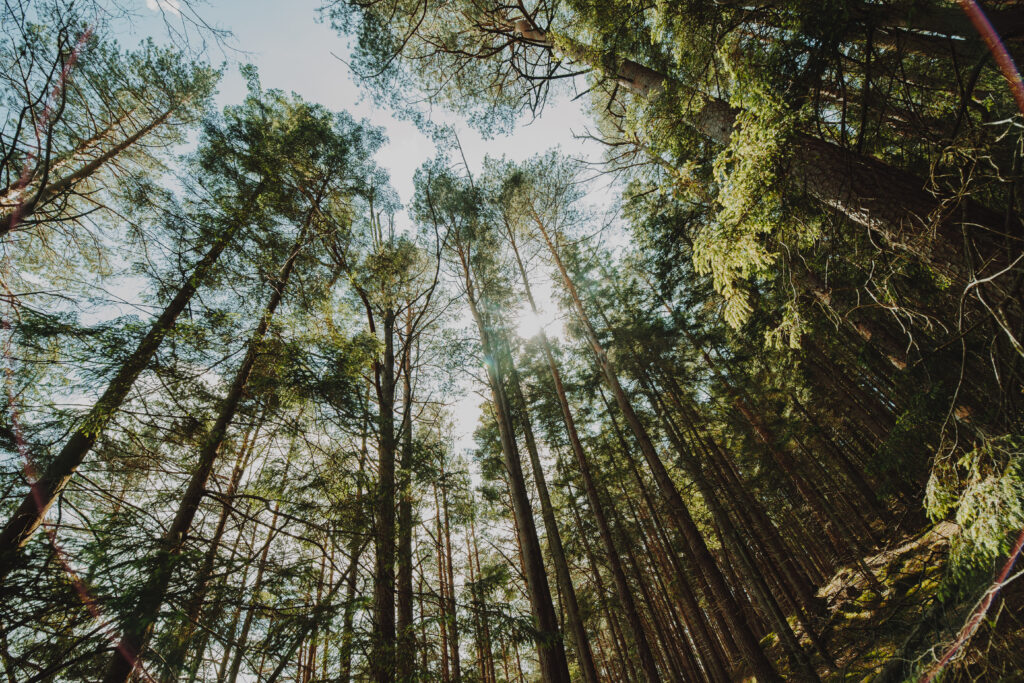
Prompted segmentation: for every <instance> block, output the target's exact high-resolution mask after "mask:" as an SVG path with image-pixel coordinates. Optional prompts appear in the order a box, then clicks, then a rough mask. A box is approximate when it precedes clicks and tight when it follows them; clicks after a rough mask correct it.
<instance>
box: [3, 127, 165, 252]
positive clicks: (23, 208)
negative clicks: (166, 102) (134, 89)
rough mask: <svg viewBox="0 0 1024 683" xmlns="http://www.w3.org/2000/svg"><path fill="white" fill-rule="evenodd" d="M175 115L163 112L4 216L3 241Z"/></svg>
mask: <svg viewBox="0 0 1024 683" xmlns="http://www.w3.org/2000/svg"><path fill="white" fill-rule="evenodd" d="M172 113H174V110H173V109H168V110H167V111H165V112H163V113H162V114H160V115H159V116H157V117H156V118H154V119H153V120H152V121H150V122H149V123H147V124H146V125H145V126H143V127H142V128H140V129H139V130H137V131H136V132H135V133H133V134H131V135H129V136H128V137H127V138H125V139H124V140H122V141H121V142H120V143H118V144H116V145H114V146H113V147H111V148H110V149H109V150H107V151H106V152H103V153H102V154H100V155H99V156H97V157H96V158H95V159H93V160H92V161H90V162H88V163H87V164H85V165H84V166H82V167H81V168H79V169H78V170H76V171H74V172H72V173H69V174H68V175H66V176H64V177H63V178H61V179H60V180H56V181H54V182H53V183H50V184H48V185H46V184H44V185H43V186H42V187H40V188H39V190H38V191H37V192H36V194H35V195H34V196H33V197H32V198H31V199H29V200H28V201H27V202H25V203H24V204H21V205H18V206H15V207H14V209H13V210H12V211H10V212H9V213H6V214H3V215H2V216H0V238H2V237H3V236H4V235H6V234H7V233H9V232H11V231H12V230H14V229H15V228H17V226H18V224H19V223H20V222H22V221H24V220H25V219H27V218H29V217H30V216H31V215H32V214H33V213H35V210H36V208H37V207H38V206H39V205H40V204H42V203H45V202H47V201H49V200H50V199H53V198H54V197H56V196H57V195H59V194H60V193H61V192H64V191H65V190H69V189H71V188H72V187H73V186H74V185H75V184H77V183H78V182H80V181H82V180H84V179H85V178H88V177H89V176H91V175H92V174H93V173H95V172H96V171H97V170H98V169H99V168H100V167H102V166H103V165H104V164H106V163H107V162H109V161H110V160H111V159H113V158H115V157H116V156H118V155H119V154H121V152H123V151H125V150H126V149H128V148H129V147H131V146H132V145H134V144H135V143H136V142H138V141H139V140H141V139H142V138H143V137H144V136H146V135H147V134H148V133H150V132H151V131H153V130H154V129H156V128H158V127H159V126H161V125H163V123H164V122H165V121H167V119H168V118H170V116H171V114H172ZM47 175H48V174H47V173H44V174H43V182H44V183H46V179H47Z"/></svg>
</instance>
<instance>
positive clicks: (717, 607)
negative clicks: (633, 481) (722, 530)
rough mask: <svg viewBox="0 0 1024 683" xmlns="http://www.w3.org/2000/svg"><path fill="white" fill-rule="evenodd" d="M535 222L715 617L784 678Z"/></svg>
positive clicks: (759, 662)
mask: <svg viewBox="0 0 1024 683" xmlns="http://www.w3.org/2000/svg"><path fill="white" fill-rule="evenodd" d="M536 223H537V226H538V228H539V229H540V231H541V234H542V235H543V237H544V240H545V242H547V245H548V249H549V250H550V252H551V255H552V258H553V260H554V261H555V264H556V266H557V267H558V270H559V272H560V273H561V276H562V280H563V282H564V284H565V287H566V289H567V290H568V292H569V295H570V297H571V298H572V301H573V305H574V308H575V310H576V314H577V317H578V318H579V321H580V323H581V324H582V325H583V328H584V332H585V333H586V335H587V338H588V340H589V341H590V345H591V348H592V349H593V351H594V356H595V359H596V360H597V363H598V366H599V367H600V368H601V371H602V373H603V375H604V378H605V381H606V383H607V384H608V387H609V389H611V392H612V395H613V396H614V397H615V401H616V403H617V404H618V406H619V410H620V412H621V413H622V414H623V416H624V417H625V419H626V422H627V423H628V424H629V426H630V429H631V430H632V431H633V434H634V437H635V438H636V441H637V443H638V445H639V446H640V452H641V453H642V454H643V456H644V459H645V460H646V461H647V464H648V467H650V469H651V473H652V474H653V475H654V480H655V482H656V483H657V485H658V488H659V490H660V491H661V494H662V496H663V497H664V498H665V502H666V503H667V505H668V507H669V510H670V512H671V515H670V517H669V519H670V520H671V521H672V523H673V525H674V526H675V527H676V530H677V531H678V532H679V533H680V534H682V536H683V537H684V538H685V539H686V541H687V544H688V545H689V546H690V551H691V553H692V555H693V560H694V562H696V564H697V565H698V566H699V567H700V569H701V571H702V572H703V573H704V575H705V577H706V578H707V581H708V584H709V586H710V588H711V591H712V594H713V596H714V610H713V613H714V614H715V615H716V618H717V619H718V620H719V622H720V623H721V624H722V627H723V628H728V629H730V630H731V631H732V634H733V636H734V637H735V638H736V642H737V645H738V646H739V648H740V651H741V652H742V653H743V657H744V660H745V661H746V663H747V665H748V666H750V667H751V670H752V671H753V672H754V673H755V675H757V676H758V678H759V679H762V678H763V679H764V680H765V681H780V680H781V679H780V678H779V675H778V674H777V673H776V672H775V669H774V667H773V666H772V663H771V662H770V661H769V660H768V657H767V656H766V655H765V653H764V651H763V650H762V649H761V645H760V643H759V642H758V640H757V638H756V637H755V636H754V634H753V632H752V631H751V630H750V626H749V624H747V623H746V622H745V621H744V620H743V619H742V617H741V616H740V610H739V606H738V605H737V604H736V601H735V599H734V598H733V596H732V594H731V593H730V592H729V588H728V586H727V585H726V583H725V579H724V578H723V577H722V573H721V571H720V570H719V568H718V566H717V564H716V563H715V560H714V557H713V556H712V555H711V552H710V551H709V550H708V547H707V544H706V543H705V541H704V537H703V536H702V535H701V533H700V530H699V529H698V528H697V525H696V523H695V522H694V521H693V518H692V517H691V515H690V511H689V510H688V509H687V507H686V504H685V503H684V502H683V499H682V497H681V496H680V495H679V491H678V489H677V488H676V485H675V482H673V481H672V477H671V475H669V473H668V470H666V469H665V466H664V464H663V463H662V462H661V459H660V458H659V457H658V454H657V452H656V451H655V449H654V444H653V442H652V441H651V438H650V436H649V435H648V433H647V430H646V428H645V427H644V426H643V424H642V423H641V422H640V418H639V417H638V416H637V414H636V412H635V411H634V410H633V406H632V404H631V403H630V401H629V399H628V397H627V396H626V392H625V391H624V390H623V388H622V385H621V384H619V379H618V376H617V374H616V372H615V368H614V367H613V366H612V364H611V362H610V361H609V359H608V356H607V354H606V353H605V351H604V349H603V348H602V347H601V344H600V342H599V341H598V339H597V334H596V333H595V332H594V329H593V326H592V325H591V324H590V319H589V317H588V316H587V314H586V311H585V310H584V308H583V302H582V301H581V300H580V298H579V293H578V292H577V291H576V286H575V285H574V284H573V282H572V280H571V279H570V278H569V274H568V272H567V271H566V269H565V265H564V264H563V263H562V259H561V256H560V255H559V253H558V250H557V249H556V248H555V245H554V243H553V242H552V241H551V238H550V236H549V234H548V231H547V229H546V227H545V226H544V224H543V222H541V221H540V220H538V221H536Z"/></svg>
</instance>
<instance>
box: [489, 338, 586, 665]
mask: <svg viewBox="0 0 1024 683" xmlns="http://www.w3.org/2000/svg"><path fill="white" fill-rule="evenodd" d="M506 352H507V361H508V367H509V387H510V388H511V389H512V398H513V400H514V401H515V403H516V408H517V409H518V410H517V411H516V413H517V415H518V417H519V424H520V426H521V427H522V431H523V437H524V441H525V442H526V450H527V452H528V453H529V455H530V464H531V466H532V469H533V479H534V482H535V483H536V485H537V498H539V499H540V508H541V517H542V518H543V520H544V528H545V531H546V532H547V538H548V552H549V553H550V554H551V561H552V563H553V564H554V565H555V576H556V578H557V580H558V585H559V587H560V589H561V593H562V598H563V600H564V602H565V609H566V613H567V620H568V622H569V629H568V631H569V634H570V635H571V637H572V641H573V645H574V647H575V649H576V658H577V661H578V662H579V665H580V670H581V672H582V674H583V680H585V681H587V682H588V683H597V670H596V669H595V668H594V657H593V653H592V652H591V649H590V638H589V637H588V636H587V630H586V628H585V627H584V625H583V619H582V617H581V616H580V606H579V602H578V600H577V598H576V588H575V587H574V586H573V583H572V576H571V574H570V573H569V564H568V562H567V561H566V559H565V548H564V547H563V546H562V536H561V533H560V532H559V530H558V523H557V521H556V520H555V510H554V507H553V506H552V505H551V496H550V494H549V493H548V485H547V482H546V480H545V477H544V469H543V467H541V462H540V454H539V453H538V451H537V441H536V439H535V438H534V434H533V427H532V425H531V424H530V417H529V414H528V408H527V405H526V397H525V396H524V395H523V389H522V385H521V383H520V379H519V372H518V370H516V367H515V362H514V360H513V359H512V354H511V352H508V351H507V349H506Z"/></svg>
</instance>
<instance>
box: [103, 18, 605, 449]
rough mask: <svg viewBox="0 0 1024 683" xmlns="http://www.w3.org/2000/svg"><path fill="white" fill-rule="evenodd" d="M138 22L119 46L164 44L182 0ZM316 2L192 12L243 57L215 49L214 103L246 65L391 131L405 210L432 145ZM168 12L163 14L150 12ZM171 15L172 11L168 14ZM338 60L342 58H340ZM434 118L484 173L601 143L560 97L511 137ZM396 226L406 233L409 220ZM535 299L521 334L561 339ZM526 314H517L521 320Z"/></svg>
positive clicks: (228, 95) (233, 93) (280, 85)
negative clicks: (499, 161) (391, 103)
mask: <svg viewBox="0 0 1024 683" xmlns="http://www.w3.org/2000/svg"><path fill="white" fill-rule="evenodd" d="M137 2H138V10H139V11H138V13H137V16H136V20H135V21H134V22H133V23H132V25H131V26H130V27H127V35H125V36H123V37H122V42H124V43H126V44H132V43H134V42H137V41H138V40H141V39H142V38H143V37H147V36H153V37H154V38H156V39H157V40H160V41H163V40H166V36H167V31H166V27H165V26H164V25H163V23H162V21H164V20H166V21H169V22H171V23H172V25H173V24H175V23H180V18H177V17H175V15H174V12H173V7H174V6H175V5H176V0H137ZM319 5H320V1H319V0H289V1H287V2H274V1H272V0H254V1H249V2H243V1H242V0H210V1H209V4H207V5H202V4H198V3H197V4H196V8H197V10H198V11H199V13H200V15H201V16H202V17H203V19H204V20H205V21H206V22H207V23H209V24H211V25H213V26H215V27H217V28H224V29H228V30H230V31H231V32H232V33H233V34H234V36H233V38H231V39H229V41H228V43H227V44H228V45H229V46H230V47H232V48H234V49H235V50H237V51H232V50H226V51H224V50H221V49H220V48H217V47H213V48H211V49H210V50H209V55H210V58H211V60H213V61H219V60H221V59H225V60H227V61H228V65H227V68H226V69H225V73H224V77H223V79H222V81H221V86H220V94H219V95H218V99H217V102H218V105H220V106H223V105H225V104H233V103H237V102H240V101H241V100H242V98H243V97H244V96H245V81H244V79H243V78H242V77H241V76H240V74H239V72H238V65H239V64H242V63H245V62H250V63H252V64H254V65H255V66H256V67H257V68H258V69H259V73H260V80H261V83H262V85H263V87H264V88H277V89H280V90H284V91H286V92H292V91H293V92H295V93H297V94H298V95H300V96H301V97H303V98H304V99H306V100H308V101H311V102H317V103H320V104H322V105H324V106H326V107H328V108H330V109H333V110H341V109H344V110H347V111H349V112H350V113H351V114H352V115H353V116H354V117H356V118H365V119H367V120H369V121H370V122H371V123H373V124H375V125H378V126H381V127H383V128H384V129H385V131H386V133H387V135H388V138H389V142H388V144H387V145H386V146H385V147H384V149H383V150H381V152H380V153H379V154H378V155H377V161H378V163H379V164H380V165H381V166H382V167H383V168H386V169H387V170H388V172H389V173H390V175H391V182H392V185H393V186H394V187H395V190H396V191H397V192H398V194H399V197H400V198H401V200H402V201H403V203H407V202H408V201H409V200H410V199H411V198H412V195H413V182H412V178H413V173H414V172H415V171H416V169H417V168H418V167H419V166H420V165H421V164H422V163H423V162H424V161H425V160H427V159H428V158H430V157H432V156H434V154H435V151H434V147H433V144H432V143H431V142H430V140H429V139H428V138H427V137H425V136H424V135H423V134H421V133H420V132H419V131H418V130H417V129H416V128H415V126H413V125H412V124H411V123H409V122H407V121H400V120H397V119H395V118H394V117H393V116H392V115H391V114H390V112H389V111H388V110H386V109H383V108H381V107H378V106H376V105H375V104H374V103H373V102H372V101H371V99H370V98H369V97H364V96H363V95H362V93H361V90H360V87H359V85H358V83H357V82H356V81H355V80H354V78H353V75H352V73H351V71H350V69H349V68H348V66H347V65H346V64H345V62H344V61H343V60H344V59H345V58H346V57H347V54H348V39H347V38H346V37H344V36H340V35H338V34H337V33H336V32H335V31H334V30H333V29H332V28H331V27H330V26H329V25H328V24H326V23H320V22H318V21H317V11H316V10H317V7H318V6H319ZM160 6H162V8H163V10H164V14H163V15H161V14H160V13H159V12H158V11H154V10H153V8H155V7H156V8H158V9H159V7H160ZM168 8H172V10H171V11H168ZM339 57H340V59H339ZM432 116H433V117H434V118H435V120H437V121H439V122H443V123H448V124H450V125H453V126H454V127H455V128H456V130H457V131H458V134H459V138H460V140H461V142H462V146H463V150H464V152H465V155H466V159H467V162H468V164H469V166H470V167H471V169H472V170H473V171H474V172H478V171H479V170H480V167H481V165H482V162H483V159H484V157H485V156H487V155H490V156H495V157H500V156H503V155H504V156H507V157H509V158H511V159H515V160H522V159H525V158H528V157H530V156H533V155H535V154H540V153H543V152H545V151H547V150H549V149H551V148H553V147H556V146H560V147H561V149H562V151H563V152H564V153H566V154H570V155H572V156H574V157H577V158H586V159H589V160H592V161H597V160H598V159H599V158H600V155H601V152H602V150H601V148H600V145H599V144H598V143H596V142H593V141H587V140H577V139H575V138H574V137H573V136H574V134H576V135H579V134H582V133H584V132H585V131H586V129H587V124H588V120H587V118H586V117H585V115H584V114H583V112H582V108H581V107H580V104H579V103H578V102H570V101H568V99H567V98H563V99H562V100H561V101H558V102H556V103H554V104H553V106H549V107H548V108H547V109H546V110H545V111H544V113H543V115H542V116H541V117H540V118H538V119H537V120H535V121H532V122H529V123H528V124H527V123H524V125H522V126H520V127H519V128H518V129H517V130H516V132H515V133H514V134H512V135H507V136H499V137H497V138H495V139H491V140H484V139H483V138H482V137H481V136H480V135H479V134H477V133H476V132H475V131H473V130H472V129H470V128H469V127H468V126H467V125H465V124H464V123H462V122H461V119H460V118H459V117H457V116H455V115H454V114H452V113H450V112H444V111H434V112H432ZM613 194H614V193H612V192H609V191H608V188H607V187H597V188H592V194H591V198H592V201H595V202H598V203H602V204H605V203H607V202H608V201H609V198H610V197H611V196H612V195H613ZM398 220H399V222H400V225H401V224H405V225H402V227H403V228H404V227H406V225H407V222H408V218H407V216H405V215H404V214H403V215H400V216H399V217H398ZM534 285H535V294H536V295H537V298H538V300H539V304H540V306H541V309H542V314H543V315H542V317H541V321H537V320H536V319H533V318H532V316H529V315H525V316H524V315H521V320H522V323H521V332H522V333H523V334H524V336H533V334H535V333H536V332H537V329H538V323H541V324H544V326H545V327H546V328H547V330H548V332H549V334H555V335H558V334H559V333H560V332H561V329H562V324H561V322H560V321H558V320H557V317H558V312H557V311H556V310H554V306H553V304H552V303H551V301H550V292H551V287H550V284H548V283H546V282H543V281H541V279H540V278H538V281H537V282H535V283H534ZM521 313H522V312H520V314H521ZM463 387H464V390H465V391H466V393H465V395H464V396H463V397H461V398H459V399H456V401H455V403H453V404H452V406H451V410H452V413H453V417H454V419H455V429H456V434H455V437H456V447H457V448H458V449H460V450H461V449H463V448H469V447H472V446H473V441H472V432H473V429H474V428H475V426H476V422H477V419H478V416H479V413H480V399H479V397H478V396H477V395H476V393H475V391H474V390H480V389H482V387H472V386H470V385H469V383H468V382H466V383H463Z"/></svg>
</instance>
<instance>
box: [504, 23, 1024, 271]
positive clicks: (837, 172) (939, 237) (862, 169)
mask: <svg viewBox="0 0 1024 683" xmlns="http://www.w3.org/2000/svg"><path fill="white" fill-rule="evenodd" d="M1018 15H1019V12H1018ZM514 31H515V32H516V33H518V34H519V35H520V36H521V37H522V39H524V40H526V41H529V42H530V43H532V44H534V45H540V46H543V47H547V48H549V49H557V50H560V51H562V52H563V53H565V54H567V55H568V56H569V57H571V58H573V59H574V60H576V61H578V62H581V63H584V64H587V65H589V66H592V67H595V68H603V67H604V65H603V64H601V63H600V58H599V55H598V53H597V52H596V51H595V50H593V49H592V48H590V47H588V46H585V45H581V44H578V43H575V42H574V41H572V40H570V39H567V38H566V37H564V36H555V37H554V38H555V39H554V40H552V37H551V36H549V35H548V34H546V33H545V32H544V31H542V30H540V29H539V28H537V27H536V26H534V25H533V24H532V23H531V22H530V21H529V20H527V19H520V20H519V21H517V22H516V23H515V26H514ZM616 69H617V71H616V73H615V78H616V79H617V80H618V82H619V83H620V84H621V85H623V86H624V87H626V88H628V89H630V90H631V91H633V92H634V93H636V94H637V95H639V96H642V97H651V96H654V95H656V94H658V93H659V92H661V91H663V90H664V89H665V87H666V84H668V83H669V82H670V80H671V79H670V78H669V77H668V76H666V75H665V74H663V73H660V72H657V71H654V70H652V69H650V68H648V67H646V66H643V65H641V64H638V63H636V62H634V61H632V60H629V59H618V60H617V62H616ZM683 87H685V86H683ZM692 95H693V96H694V97H695V98H702V99H703V102H704V105H703V106H702V107H701V108H700V109H699V110H698V111H697V112H696V113H695V114H693V116H692V118H691V119H690V120H689V121H688V123H689V124H690V125H692V126H693V127H694V128H695V129H696V130H697V131H698V132H699V133H701V134H702V135H704V136H706V137H708V138H710V139H711V140H712V141H714V142H716V143H719V144H722V145H728V144H729V142H730V140H731V139H732V133H733V128H734V127H735V123H736V116H737V114H738V110H736V109H734V108H733V107H732V106H730V105H729V103H728V102H726V101H724V100H720V99H717V98H714V97H704V96H702V95H701V94H699V93H695V92H694V93H692ZM790 146H791V154H790V157H791V159H790V163H789V167H788V180H789V182H790V183H792V184H793V185H795V186H797V187H799V188H801V189H803V190H804V191H805V192H806V193H807V194H808V195H809V196H811V197H813V198H814V199H816V200H817V201H818V202H819V203H820V204H821V205H822V206H823V207H825V208H826V209H830V210H834V211H837V212H839V213H841V214H843V215H844V216H846V217H847V218H848V219H849V220H851V221H852V222H854V223H856V224H857V225H861V226H863V227H865V228H867V229H868V230H870V231H871V232H873V233H875V234H876V235H878V236H880V237H882V238H883V239H884V240H885V241H886V242H888V243H889V244H890V246H891V247H893V248H894V249H897V250H901V251H906V252H908V253H911V254H913V255H915V256H917V257H919V258H921V259H922V260H924V261H925V262H926V263H928V264H929V266H930V267H932V268H933V269H934V270H935V271H936V272H938V273H939V274H941V275H943V276H944V277H947V278H949V279H951V280H952V281H953V282H956V283H959V284H961V285H962V284H965V283H967V282H970V281H971V280H972V279H973V276H974V273H976V272H985V273H989V274H990V273H991V272H993V271H997V270H999V269H1001V268H1003V267H1005V266H1006V265H1007V263H1006V259H1005V254H1004V253H1003V252H1002V250H1001V245H1000V244H999V240H998V237H997V236H998V235H999V234H1001V232H1002V230H1003V226H1004V220H1003V216H1002V215H1000V214H999V213H997V212H995V211H992V210H990V209H988V208H987V207H985V206H983V205H981V204H979V203H978V202H975V201H973V200H971V199H961V200H959V201H952V198H950V201H945V200H943V199H942V198H939V197H936V196H934V195H933V194H931V193H930V192H928V190H927V186H926V183H925V181H924V180H923V179H921V178H919V177H917V176H916V175H914V174H913V173H909V172H907V171H904V170H902V169H899V168H896V167H895V166H891V165H889V164H886V163H885V162H882V161H879V160H878V159H874V158H872V157H868V156H865V155H863V154H859V153H857V152H852V151H850V150H847V149H844V148H842V147H840V146H839V145H836V144H833V143H831V142H827V141H824V140H820V139H818V138H815V137H812V136H809V135H803V134H797V135H795V136H794V138H793V139H792V141H791V143H790ZM965 241H967V242H968V243H971V244H973V245H974V246H975V247H976V250H977V254H976V258H975V259H968V260H966V262H965V259H964V254H965V250H964V244H965ZM971 261H975V263H971Z"/></svg>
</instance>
